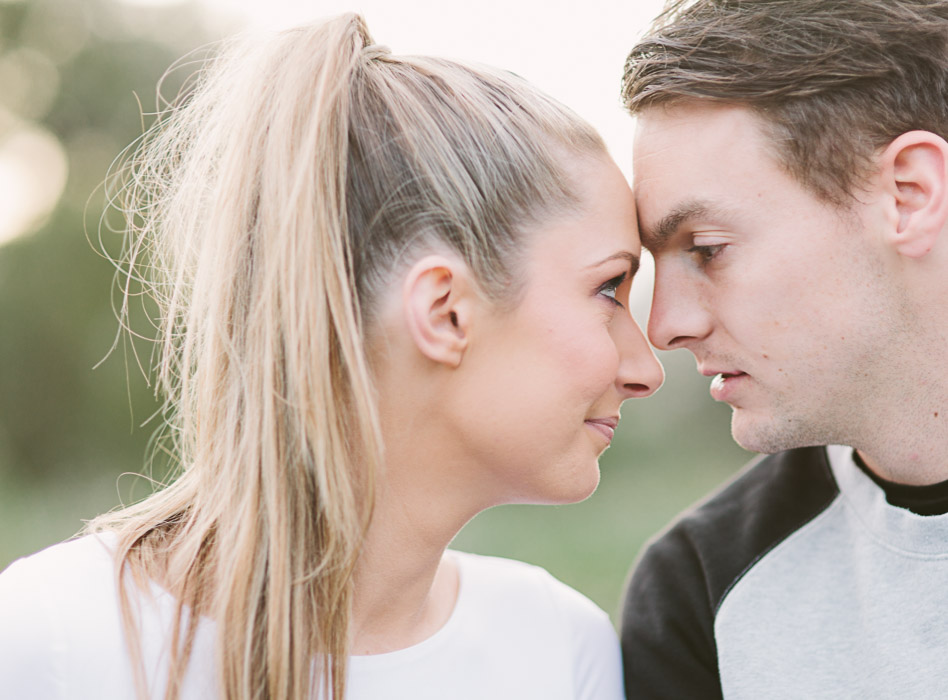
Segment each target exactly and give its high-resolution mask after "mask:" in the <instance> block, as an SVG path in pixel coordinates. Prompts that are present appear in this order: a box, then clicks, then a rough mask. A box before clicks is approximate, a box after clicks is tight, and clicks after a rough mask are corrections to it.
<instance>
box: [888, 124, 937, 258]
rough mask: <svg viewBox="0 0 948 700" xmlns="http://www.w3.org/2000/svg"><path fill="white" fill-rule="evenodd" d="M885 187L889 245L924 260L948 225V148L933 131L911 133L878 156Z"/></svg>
mask: <svg viewBox="0 0 948 700" xmlns="http://www.w3.org/2000/svg"><path fill="white" fill-rule="evenodd" d="M879 165H880V169H879V174H880V177H881V178H882V186H883V188H884V190H885V191H886V193H887V194H889V195H890V197H891V199H890V201H891V203H892V209H891V210H890V211H891V214H892V217H891V218H892V222H893V224H894V226H892V227H891V229H890V231H891V233H890V242H891V243H892V245H893V246H894V247H895V248H896V250H897V251H898V252H899V253H900V254H901V255H904V256H906V257H910V258H920V257H922V256H924V255H926V254H927V253H928V252H929V251H931V249H932V248H934V247H935V244H936V243H937V242H938V237H939V235H940V234H941V232H942V229H943V228H944V227H945V222H946V220H948V143H946V142H945V140H944V139H943V138H941V137H940V136H938V135H936V134H933V133H931V132H929V131H909V132H907V133H904V134H902V135H901V136H899V137H898V138H896V139H895V140H894V141H892V143H890V144H889V145H888V146H887V147H886V149H885V150H884V151H883V152H882V154H881V156H880V157H879Z"/></svg>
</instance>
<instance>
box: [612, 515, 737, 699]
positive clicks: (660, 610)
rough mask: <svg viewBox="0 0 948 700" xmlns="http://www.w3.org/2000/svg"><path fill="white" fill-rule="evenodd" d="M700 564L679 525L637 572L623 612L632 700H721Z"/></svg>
mask: <svg viewBox="0 0 948 700" xmlns="http://www.w3.org/2000/svg"><path fill="white" fill-rule="evenodd" d="M711 606H712V603H711V599H710V593H709V590H708V582H707V579H706V577H705V572H704V571H703V569H702V566H701V558H700V555H699V553H698V552H697V551H696V550H695V547H694V546H693V543H692V542H690V541H689V537H688V534H687V531H686V530H685V528H683V527H681V526H680V525H679V526H677V527H675V528H673V529H671V530H670V531H668V532H667V533H665V534H664V535H662V536H661V537H659V538H658V539H657V540H655V541H654V542H652V544H650V545H649V546H648V547H647V549H646V550H645V552H644V553H643V555H642V556H641V558H640V560H639V561H638V563H637V564H636V566H635V569H634V571H633V574H632V577H631V579H630V580H629V585H628V586H627V588H626V592H625V600H624V602H623V607H622V628H621V637H622V658H623V666H624V670H625V689H626V696H627V697H628V698H629V700H639V699H642V698H647V699H649V700H660V699H664V698H667V699H668V700H681V699H682V698H701V699H704V698H709V699H713V698H721V697H722V694H721V683H720V679H719V678H718V663H717V651H716V649H715V643H714V612H713V609H712V607H711Z"/></svg>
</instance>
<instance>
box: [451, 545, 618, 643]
mask: <svg viewBox="0 0 948 700" xmlns="http://www.w3.org/2000/svg"><path fill="white" fill-rule="evenodd" d="M453 554H454V556H456V557H457V561H458V568H459V570H460V574H461V581H462V584H461V585H462V586H465V585H469V586H470V587H471V588H472V589H474V590H473V591H471V592H472V593H474V594H475V595H476V596H477V597H478V598H479V599H491V600H493V601H494V602H503V601H506V603H507V604H509V605H516V606H518V607H520V606H523V609H525V610H535V609H542V608H546V613H549V612H550V611H551V609H552V611H554V612H556V613H559V614H562V615H564V616H567V617H571V618H576V619H579V620H584V619H585V620H591V621H595V622H598V623H599V624H602V623H605V624H606V625H608V626H610V628H611V624H610V623H609V616H608V615H606V613H605V612H604V611H603V610H602V609H601V608H600V607H599V606H598V605H596V604H595V603H594V602H593V601H591V600H590V599H589V598H587V597H586V596H585V595H583V594H582V593H580V592H579V591H577V590H576V589H575V588H572V587H570V586H568V585H567V584H565V583H563V582H562V581H560V580H559V579H557V578H556V577H555V576H553V575H552V574H551V573H550V572H549V571H547V570H546V569H544V568H543V567H541V566H536V565H534V564H528V563H526V562H523V561H517V560H515V559H506V558H503V557H494V556H485V555H482V554H471V553H469V552H453Z"/></svg>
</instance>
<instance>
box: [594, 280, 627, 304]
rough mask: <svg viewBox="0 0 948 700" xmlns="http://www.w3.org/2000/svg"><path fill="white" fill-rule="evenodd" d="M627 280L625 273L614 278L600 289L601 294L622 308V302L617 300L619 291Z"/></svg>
mask: <svg viewBox="0 0 948 700" xmlns="http://www.w3.org/2000/svg"><path fill="white" fill-rule="evenodd" d="M625 278H626V274H625V273H624V272H623V273H622V274H621V275H619V276H618V277H613V278H612V279H611V280H609V281H608V282H605V283H604V284H603V285H602V286H601V287H599V294H600V295H602V296H604V297H606V298H607V299H610V300H611V301H612V302H613V303H614V304H615V305H616V306H622V302H621V301H619V300H618V299H617V298H616V293H617V292H618V291H619V287H620V286H622V283H623V282H625Z"/></svg>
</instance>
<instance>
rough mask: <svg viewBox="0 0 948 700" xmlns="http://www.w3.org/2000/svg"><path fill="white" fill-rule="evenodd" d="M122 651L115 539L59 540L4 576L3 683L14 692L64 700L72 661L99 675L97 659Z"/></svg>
mask: <svg viewBox="0 0 948 700" xmlns="http://www.w3.org/2000/svg"><path fill="white" fill-rule="evenodd" d="M121 649H122V637H121V630H120V624H119V615H118V605H117V597H116V594H115V576H114V565H113V563H112V551H111V548H110V537H109V536H99V535H86V536H84V537H80V538H78V539H75V540H70V541H67V542H63V543H60V544H57V545H53V546H52V547H48V548H46V549H44V550H42V551H40V552H37V553H36V554H33V555H31V556H28V557H24V558H22V559H18V560H17V561H15V562H13V563H12V564H10V566H9V567H7V569H6V570H4V571H3V573H0V659H3V663H0V687H4V688H6V689H10V688H14V689H16V691H17V692H14V693H13V695H12V697H21V696H22V697H36V698H47V697H58V692H57V688H58V687H59V686H58V684H59V683H60V681H61V680H62V678H63V676H62V671H63V670H64V669H65V667H66V666H69V667H73V666H75V667H78V668H84V669H88V673H89V674H94V673H96V671H95V668H96V663H95V660H96V658H100V659H101V658H102V657H103V655H105V656H108V655H112V658H113V659H114V658H115V657H114V654H115V653H120V652H121ZM21 691H22V692H21ZM18 692H19V693H20V695H18V694H17V693H18ZM75 697H83V696H82V695H81V691H80V692H79V693H78V694H77V695H75ZM103 697H108V696H103Z"/></svg>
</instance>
